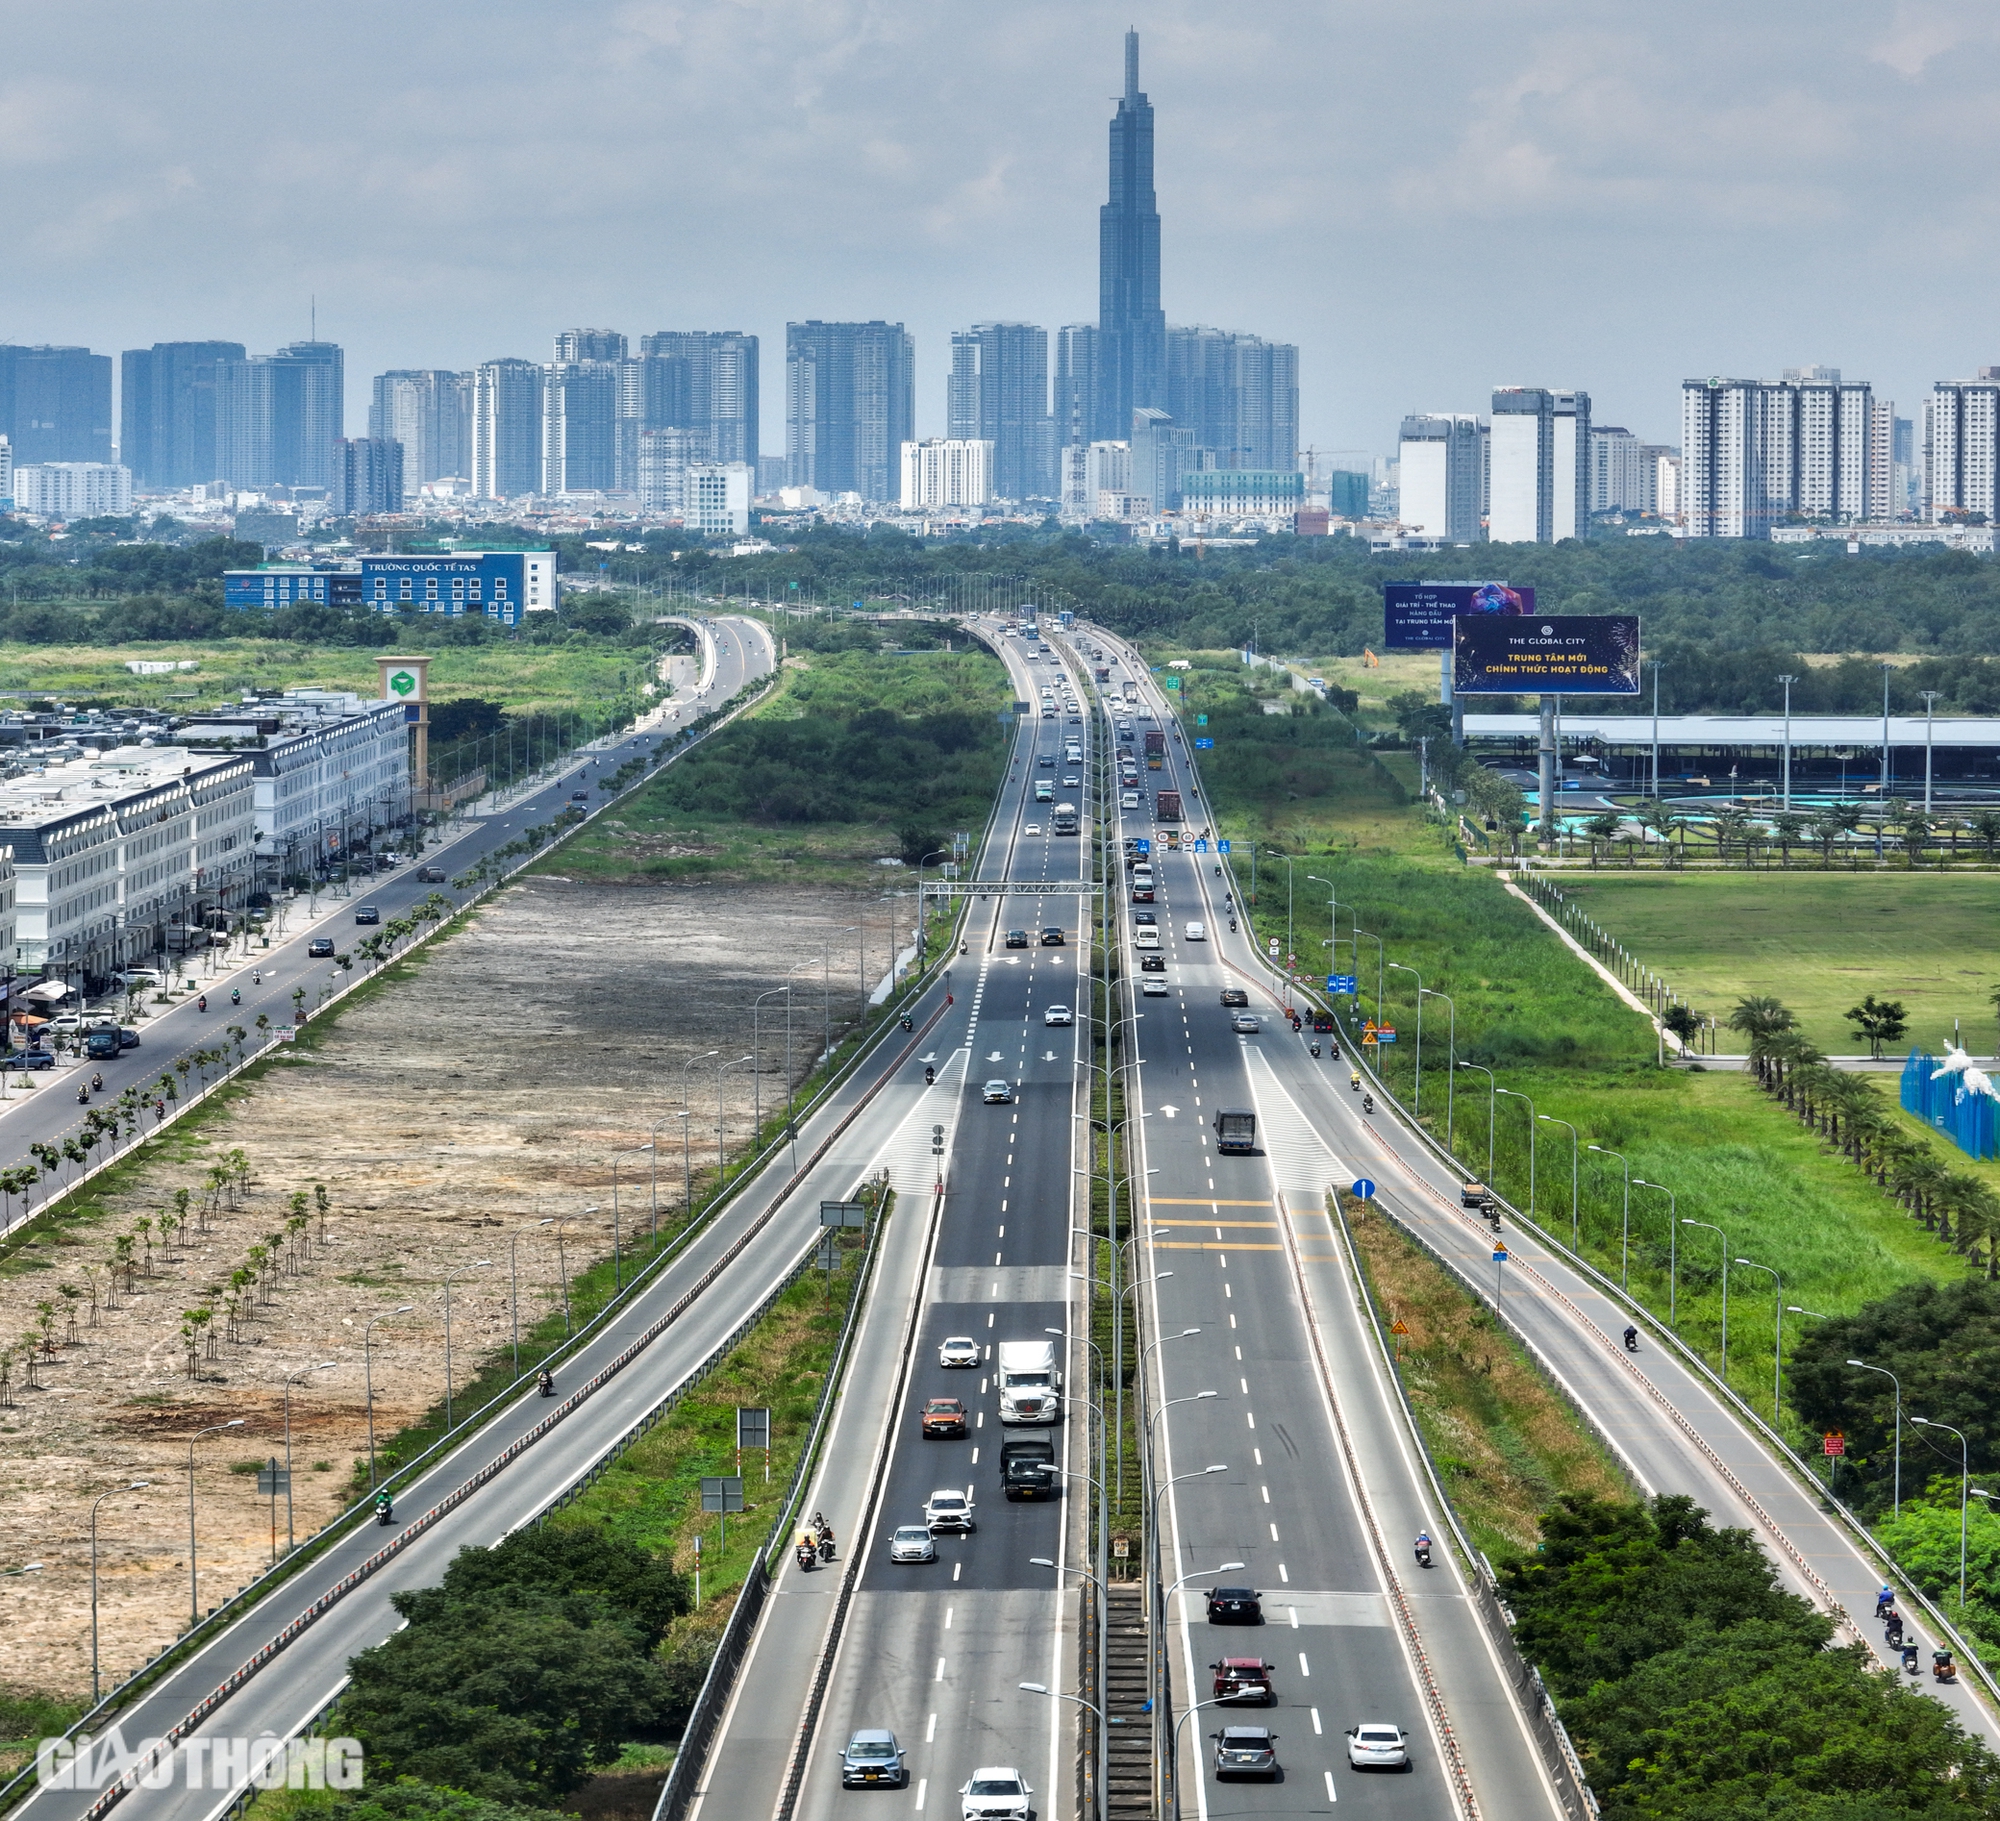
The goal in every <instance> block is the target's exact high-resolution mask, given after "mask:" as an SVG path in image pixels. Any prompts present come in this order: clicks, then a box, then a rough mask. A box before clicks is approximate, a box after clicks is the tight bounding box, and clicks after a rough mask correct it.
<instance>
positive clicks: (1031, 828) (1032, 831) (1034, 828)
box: [1021, 822, 1042, 835]
mask: <svg viewBox="0 0 2000 1821" xmlns="http://www.w3.org/2000/svg"><path fill="white" fill-rule="evenodd" d="M1021 832H1022V834H1024V835H1038V834H1040V833H1041V832H1042V825H1041V824H1040V823H1039V822H1030V823H1028V824H1027V825H1026V826H1025V827H1023V828H1022V830H1021Z"/></svg>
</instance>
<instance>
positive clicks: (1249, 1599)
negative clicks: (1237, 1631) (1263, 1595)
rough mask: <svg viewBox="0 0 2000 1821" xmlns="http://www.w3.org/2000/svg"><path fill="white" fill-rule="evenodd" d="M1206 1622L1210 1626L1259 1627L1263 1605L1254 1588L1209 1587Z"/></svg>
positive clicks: (1262, 1616) (1262, 1614) (1262, 1618)
mask: <svg viewBox="0 0 2000 1821" xmlns="http://www.w3.org/2000/svg"><path fill="white" fill-rule="evenodd" d="M1208 1622H1209V1623H1210V1624H1211V1625H1261V1624H1263V1622H1264V1605H1263V1602H1262V1601H1261V1600H1259V1599H1258V1598H1257V1590H1256V1588H1254V1587H1211V1588H1210V1589H1209V1590H1208Z"/></svg>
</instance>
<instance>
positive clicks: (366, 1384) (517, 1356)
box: [361, 1303, 521, 1492]
mask: <svg viewBox="0 0 2000 1821" xmlns="http://www.w3.org/2000/svg"><path fill="white" fill-rule="evenodd" d="M414 1306H415V1305H414V1304H412V1303H404V1304H402V1305H401V1306H400V1307H398V1308H394V1309H384V1310H383V1311H382V1313H381V1314H380V1315H371V1316H370V1317H369V1318H368V1319H367V1320H366V1321H365V1322H363V1323H362V1324H361V1384H362V1394H361V1401H362V1404H363V1406H364V1407H365V1409H366V1410H367V1412H368V1490H369V1491H370V1492H373V1491H374V1490H375V1361H374V1358H373V1355H372V1353H371V1349H370V1342H371V1339H372V1336H373V1332H374V1327H375V1324H376V1323H377V1322H378V1321H387V1320H388V1319H389V1317H390V1316H392V1315H407V1314H409V1312H410V1310H411V1309H412V1308H413V1307H414ZM514 1370H515V1371H516V1372H519V1371H520V1370H521V1341H520V1331H519V1329H518V1328H517V1329H516V1330H515V1338H514Z"/></svg>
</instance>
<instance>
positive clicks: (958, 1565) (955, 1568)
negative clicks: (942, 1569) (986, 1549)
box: [931, 1562, 965, 1720]
mask: <svg viewBox="0 0 2000 1821" xmlns="http://www.w3.org/2000/svg"><path fill="white" fill-rule="evenodd" d="M964 1566H965V1564H964V1563H963V1562H954V1563H952V1565H951V1578H952V1579H953V1580H954V1581H955V1580H957V1579H958V1571H959V1570H960V1569H961V1568H963V1567H964ZM931 1718H932V1719H933V1720H935V1719H936V1718H937V1716H936V1715H935V1714H933V1715H932V1716H931Z"/></svg>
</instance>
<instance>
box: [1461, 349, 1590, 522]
mask: <svg viewBox="0 0 2000 1821" xmlns="http://www.w3.org/2000/svg"><path fill="white" fill-rule="evenodd" d="M1487 460H1488V478H1487V527H1486V535H1487V537H1488V539H1489V540H1490V541H1492V542H1493V543H1496V544H1554V543H1558V542H1560V541H1561V540H1562V539H1564V538H1574V537H1582V536H1583V535H1584V534H1585V532H1586V531H1587V529H1588V528H1589V524H1590V394H1589V393H1587V392H1551V391H1548V390H1546V389H1544V388H1542V387H1540V386H1502V387H1500V388H1499V389H1498V390H1496V391H1495V392H1494V394H1493V420H1492V428H1491V431H1490V433H1489V442H1488V454H1487Z"/></svg>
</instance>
